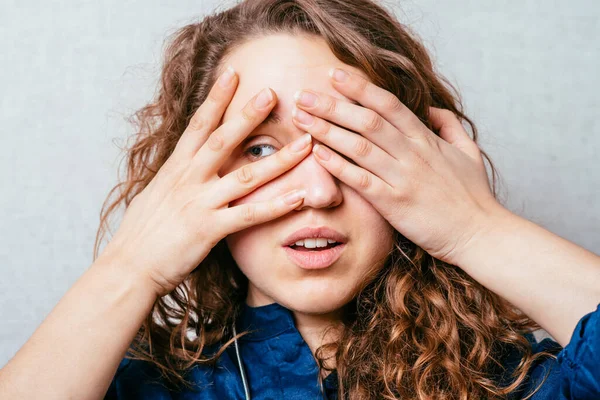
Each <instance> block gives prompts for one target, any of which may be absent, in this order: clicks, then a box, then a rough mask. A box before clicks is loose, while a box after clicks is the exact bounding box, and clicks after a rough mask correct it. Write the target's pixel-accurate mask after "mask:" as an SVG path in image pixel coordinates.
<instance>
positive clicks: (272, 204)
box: [267, 201, 279, 215]
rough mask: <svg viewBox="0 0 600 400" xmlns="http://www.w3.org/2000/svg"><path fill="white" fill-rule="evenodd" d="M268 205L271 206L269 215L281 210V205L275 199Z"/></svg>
mask: <svg viewBox="0 0 600 400" xmlns="http://www.w3.org/2000/svg"><path fill="white" fill-rule="evenodd" d="M267 207H268V208H269V215H276V214H277V213H278V212H279V207H277V203H276V202H275V201H269V202H268V203H267Z"/></svg>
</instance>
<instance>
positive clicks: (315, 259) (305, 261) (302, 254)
mask: <svg viewBox="0 0 600 400" xmlns="http://www.w3.org/2000/svg"><path fill="white" fill-rule="evenodd" d="M345 248H346V245H345V244H339V245H337V246H335V247H331V248H329V249H325V250H317V251H298V250H294V249H293V248H291V247H289V246H285V247H284V248H283V249H284V250H285V252H286V254H287V256H288V258H289V259H290V260H291V261H292V262H293V263H294V264H296V265H297V266H299V267H300V268H304V269H320V268H327V267H329V266H330V265H331V264H333V263H334V262H336V261H337V259H338V258H340V256H341V255H342V252H343V251H344V249H345Z"/></svg>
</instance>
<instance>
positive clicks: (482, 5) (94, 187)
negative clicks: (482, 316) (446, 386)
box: [0, 0, 600, 366]
mask: <svg viewBox="0 0 600 400" xmlns="http://www.w3.org/2000/svg"><path fill="white" fill-rule="evenodd" d="M217 4H218V2H216V1H199V0H194V1H189V0H181V1H178V2H172V1H162V2H161V1H158V0H144V1H127V2H123V1H117V0H106V1H102V2H100V1H86V2H83V1H81V2H72V3H70V4H68V3H65V2H58V1H19V2H17V1H16V0H13V1H8V2H7V1H6V0H4V1H3V2H2V5H1V6H0V41H1V51H0V65H1V66H2V73H1V74H0V88H1V96H2V97H1V99H2V103H1V105H2V107H0V122H1V124H0V133H1V135H2V153H1V156H0V170H1V172H0V179H1V181H0V187H1V188H2V196H1V197H0V202H1V203H0V205H1V207H0V223H1V227H2V241H1V243H0V272H1V277H2V279H1V280H0V293H1V296H0V310H1V311H0V366H2V365H4V364H5V363H6V362H7V361H8V360H9V359H10V358H11V357H12V356H13V355H14V354H15V352H16V351H17V350H18V349H19V348H20V347H21V346H22V345H23V344H24V343H25V341H26V340H27V339H28V338H29V337H30V335H31V334H32V333H33V331H34V330H35V328H36V327H37V326H38V325H39V324H40V323H41V321H42V320H43V319H44V318H45V316H46V315H47V314H48V313H49V312H50V311H51V309H52V308H53V307H54V306H55V305H56V303H57V302H58V301H59V299H60V298H61V297H62V296H63V295H64V293H65V292H66V291H67V289H68V288H69V287H70V286H71V285H72V284H73V283H74V282H75V280H76V279H77V278H78V277H79V276H80V275H81V274H82V273H83V272H84V271H85V270H86V268H87V267H88V266H89V265H90V263H91V260H92V247H93V241H94V237H95V233H96V229H97V226H98V222H99V211H100V207H101V204H102V201H103V200H104V197H105V196H106V195H107V193H108V190H109V189H110V188H111V187H112V186H113V185H114V184H115V183H116V178H117V169H118V162H119V160H120V157H121V154H120V150H119V148H118V145H121V144H123V143H124V139H125V138H126V136H127V135H129V134H131V133H133V129H132V126H131V125H129V124H128V123H127V122H126V121H125V118H126V117H127V116H128V115H129V114H131V113H132V112H133V111H134V110H136V109H138V108H140V107H141V106H143V105H144V104H145V102H147V101H149V100H150V99H151V97H152V96H153V94H154V91H155V85H156V82H157V78H158V74H159V71H160V60H161V57H162V50H163V40H164V39H165V38H166V36H167V34H169V33H172V32H173V31H174V30H175V29H176V28H178V27H180V26H183V25H184V24H186V23H188V22H191V21H192V20H194V18H197V17H200V16H202V15H203V14H204V13H206V12H209V11H211V10H213V9H214V7H215V6H216V5H217ZM228 4H231V2H229V3H228ZM386 4H388V5H390V6H394V9H395V10H396V12H397V15H398V16H399V18H400V19H401V21H403V22H404V23H406V24H408V25H410V26H411V27H412V28H413V29H414V30H415V31H416V32H417V33H418V34H419V35H420V36H421V37H422V38H423V39H424V41H425V43H426V45H427V46H428V48H430V49H431V51H432V55H433V56H434V58H435V61H436V63H437V65H438V69H439V71H441V72H442V73H443V74H444V75H445V76H447V77H448V78H449V79H450V80H451V81H452V82H453V83H454V84H456V85H457V87H458V89H459V91H460V92H461V93H462V96H463V99H464V102H465V105H466V111H467V115H469V116H471V117H472V118H473V119H474V121H475V123H476V124H477V126H478V127H479V129H480V134H481V145H482V147H483V149H484V150H486V151H487V152H488V153H489V154H490V156H491V157H492V160H493V161H494V162H495V164H496V165H497V167H498V168H499V170H500V173H501V174H502V178H503V181H502V183H503V186H502V188H503V197H504V198H505V199H506V203H505V204H506V205H507V207H508V208H509V209H511V210H512V211H514V212H516V213H518V214H520V215H523V216H525V217H527V218H529V219H531V220H532V221H534V222H536V223H538V224H540V225H542V226H544V227H545V228H547V229H549V230H551V231H553V232H555V233H557V234H559V235H561V236H563V237H565V238H567V239H569V240H571V241H573V242H575V243H577V244H579V245H581V246H583V247H585V248H587V249H589V250H592V251H594V252H596V253H600V229H599V228H598V226H599V225H600V203H599V201H598V200H599V199H600V186H598V185H597V182H598V180H599V178H600V171H599V170H598V167H597V165H598V164H597V160H598V154H599V153H600V138H599V133H600V129H599V125H598V120H597V111H598V109H599V108H600V107H599V106H600V101H599V100H598V95H597V92H598V89H600V84H599V83H600V82H599V78H598V75H599V74H598V64H599V61H600V45H599V43H600V42H599V41H598V40H597V32H598V31H599V30H600V22H599V21H600V3H598V2H596V1H593V0H574V1H570V2H564V1H548V0H536V1H533V0H528V1H523V0H505V1H502V2H498V1H491V0H490V1H481V0H477V1H475V0H471V1H469V0H460V1H458V0H457V1H452V2H440V1H434V0H424V1H414V0H413V1H411V2H404V1H402V2H396V1H389V0H388V1H386ZM397 5H400V6H401V9H399V8H397V7H396V6H397ZM565 267H566V268H568V266H565ZM538 334H540V335H544V332H538ZM540 337H542V336H540Z"/></svg>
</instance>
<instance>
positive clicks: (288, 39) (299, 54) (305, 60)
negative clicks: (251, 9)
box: [223, 34, 366, 124]
mask: <svg viewBox="0 0 600 400" xmlns="http://www.w3.org/2000/svg"><path fill="white" fill-rule="evenodd" d="M227 64H231V65H232V66H233V68H234V69H235V70H236V72H237V74H238V76H239V84H238V87H237V90H236V92H235V94H234V96H233V99H232V100H231V102H230V104H229V106H228V107H227V110H226V111H225V114H224V116H223V122H225V121H227V120H228V119H230V118H232V117H233V116H234V115H235V114H236V113H237V112H239V111H240V110H241V109H242V108H243V107H244V106H245V105H246V103H247V102H248V101H249V100H250V99H251V98H252V96H254V95H255V94H256V93H258V92H259V91H260V90H261V89H263V88H265V87H271V88H272V89H273V90H274V91H275V93H276V94H277V97H278V102H277V104H276V106H275V108H274V109H273V111H272V114H277V115H281V116H282V119H283V121H281V122H282V123H289V124H293V123H292V122H291V110H292V106H293V96H294V93H295V92H296V91H297V90H301V89H311V90H314V91H317V92H323V93H326V94H329V95H331V96H334V97H337V98H339V99H342V100H345V101H351V100H350V99H348V98H346V97H345V96H343V95H342V94H340V93H339V92H338V91H336V90H335V89H334V88H333V86H331V84H330V83H329V76H328V74H327V73H328V71H329V69H330V68H331V67H342V68H345V69H346V70H348V71H350V72H351V73H355V74H359V75H361V76H363V77H366V75H365V74H364V73H363V72H362V71H360V70H359V69H357V68H355V67H351V66H349V65H346V64H344V63H343V62H341V61H340V60H339V59H337V58H336V57H335V55H334V54H333V53H332V52H331V50H330V49H329V47H328V46H327V44H326V42H325V41H324V40H323V39H322V38H320V37H318V36H304V35H290V34H277V35H268V36H264V37H260V38H256V39H252V40H250V41H248V42H246V43H244V44H243V45H241V46H239V47H237V48H235V49H234V50H233V51H232V52H231V53H230V54H228V55H227V57H226V58H225V59H224V60H223V66H226V65H227ZM352 102H353V101H352ZM271 121H273V119H271Z"/></svg>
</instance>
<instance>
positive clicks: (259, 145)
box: [244, 143, 275, 160]
mask: <svg viewBox="0 0 600 400" xmlns="http://www.w3.org/2000/svg"><path fill="white" fill-rule="evenodd" d="M262 146H268V147H272V148H275V146H272V145H270V144H266V143H258V144H253V145H252V146H249V147H248V148H247V149H246V150H244V154H245V155H246V156H247V157H248V158H250V159H251V160H256V159H258V158H264V157H260V156H255V155H253V154H251V153H250V152H251V150H252V149H254V148H256V147H262ZM265 157H268V156H265Z"/></svg>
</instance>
